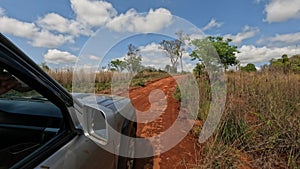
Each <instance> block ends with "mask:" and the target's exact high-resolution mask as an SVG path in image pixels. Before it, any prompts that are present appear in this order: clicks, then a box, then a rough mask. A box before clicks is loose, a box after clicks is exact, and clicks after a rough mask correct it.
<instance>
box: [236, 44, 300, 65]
mask: <svg viewBox="0 0 300 169" xmlns="http://www.w3.org/2000/svg"><path fill="white" fill-rule="evenodd" d="M238 50H239V51H240V52H241V53H238V54H237V58H238V60H240V61H241V64H247V63H259V62H268V61H269V60H271V59H272V58H279V57H281V56H282V55H283V54H287V55H288V56H292V55H295V54H299V53H300V49H296V48H295V47H293V46H287V47H273V48H269V47H266V46H264V47H256V46H253V45H243V46H242V47H241V48H239V49H238Z"/></svg>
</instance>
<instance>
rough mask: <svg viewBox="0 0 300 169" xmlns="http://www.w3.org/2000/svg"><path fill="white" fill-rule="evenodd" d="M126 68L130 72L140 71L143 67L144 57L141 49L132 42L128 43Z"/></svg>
mask: <svg viewBox="0 0 300 169" xmlns="http://www.w3.org/2000/svg"><path fill="white" fill-rule="evenodd" d="M124 60H125V62H126V68H127V70H128V71H129V72H130V73H135V72H139V71H140V70H141V68H142V63H141V62H142V57H141V55H140V50H139V49H138V48H137V47H135V46H134V45H132V44H129V45H128V52H127V55H126V58H125V59H124Z"/></svg>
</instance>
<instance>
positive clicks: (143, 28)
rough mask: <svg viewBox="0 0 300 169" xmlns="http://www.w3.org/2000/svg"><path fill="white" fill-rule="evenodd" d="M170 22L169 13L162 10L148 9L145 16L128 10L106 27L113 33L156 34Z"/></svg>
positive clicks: (170, 16)
mask: <svg viewBox="0 0 300 169" xmlns="http://www.w3.org/2000/svg"><path fill="white" fill-rule="evenodd" d="M171 21H172V15H171V12H170V11H169V10H167V9H164V8H158V9H155V10H153V9H150V10H149V13H147V14H146V15H141V14H139V13H138V12H137V11H136V10H134V9H130V10H128V11H127V12H126V13H125V14H120V15H119V16H117V17H115V18H113V19H112V20H111V21H110V22H109V23H108V24H107V27H108V28H110V29H113V30H115V31H130V32H156V31H158V30H160V29H162V28H164V27H166V26H168V25H169V24H170V23H171Z"/></svg>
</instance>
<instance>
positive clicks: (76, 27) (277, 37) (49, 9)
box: [0, 0, 300, 67]
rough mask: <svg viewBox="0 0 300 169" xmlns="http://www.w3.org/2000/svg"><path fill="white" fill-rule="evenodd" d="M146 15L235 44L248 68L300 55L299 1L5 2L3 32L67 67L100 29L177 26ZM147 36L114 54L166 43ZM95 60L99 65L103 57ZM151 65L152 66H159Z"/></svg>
mask: <svg viewBox="0 0 300 169" xmlns="http://www.w3.org/2000/svg"><path fill="white" fill-rule="evenodd" d="M145 12H149V13H154V14H158V13H164V14H168V15H175V16H178V17H181V18H183V19H185V20H187V21H189V22H190V23H192V24H194V25H195V26H196V27H198V28H199V29H201V30H202V31H203V33H204V34H205V35H212V36H224V37H225V38H231V39H233V43H234V44H235V45H237V46H238V47H239V50H240V51H241V53H240V54H238V55H237V56H238V59H239V60H240V61H241V63H242V64H246V63H249V62H251V63H255V64H256V65H258V66H259V65H261V64H264V63H267V62H268V60H270V59H271V58H277V57H280V56H281V55H282V54H288V55H289V56H291V55H293V54H298V53H300V48H299V47H298V46H299V45H298V44H299V42H300V22H299V21H300V1H299V0H226V1H224V0H149V1H141V0H126V1H125V0H111V1H95V0H51V1H46V0H27V1H26V3H25V2H24V1H23V0H14V1H11V0H1V1H0V32H1V33H3V34H4V35H6V36H7V37H8V38H9V39H11V40H12V41H13V42H14V43H15V44H17V46H19V47H20V48H21V49H22V50H23V51H24V52H25V53H27V54H28V55H29V56H30V57H31V58H32V59H33V60H34V61H36V62H37V63H41V62H47V64H49V65H51V66H52V67H66V66H72V65H74V63H75V61H76V59H77V57H78V55H79V54H80V51H81V49H82V48H83V47H84V44H85V43H86V41H87V40H88V39H89V38H90V37H91V36H92V35H93V34H95V32H97V30H98V29H103V28H105V29H107V30H108V31H109V30H114V31H115V32H118V31H124V30H125V31H130V32H132V33H141V32H145V31H146V32H157V31H158V32H161V30H163V29H166V27H164V25H169V24H170V22H171V19H170V18H168V16H166V15H164V16H161V17H159V16H158V15H147V14H144V15H140V14H139V13H145ZM122 19H123V20H124V21H122ZM126 19H127V20H126ZM141 20H142V21H141ZM131 21H132V22H134V23H128V22H131ZM130 27H131V28H132V29H130ZM112 36H113V35H112ZM141 37H143V36H139V38H136V39H130V38H129V39H130V40H131V41H129V40H128V39H127V41H126V40H123V42H122V43H120V44H116V45H115V46H114V47H113V49H114V50H111V51H110V52H111V53H110V55H112V56H113V55H114V57H116V58H117V57H123V56H124V55H125V54H126V50H127V49H126V44H128V43H130V42H133V41H134V42H135V43H136V44H135V45H137V46H138V47H140V48H141V49H142V50H144V51H145V52H146V53H147V52H148V54H149V53H152V54H153V53H155V52H156V51H155V50H156V48H157V43H158V42H159V41H160V40H161V38H158V37H156V36H152V37H151V36H144V37H145V38H144V39H143V38H141ZM132 40H133V41H132ZM103 41H104V42H105V41H107V38H106V39H104V40H103ZM298 48H299V49H298ZM155 54H157V53H155ZM108 55H109V54H108ZM146 55H147V54H146ZM90 57H91V58H92V60H94V61H97V59H98V61H99V58H97V57H99V56H93V57H92V56H90ZM102 57H103V56H102ZM149 57H151V56H150V55H149ZM186 59H188V58H186ZM146 60H147V59H146ZM151 60H152V61H153V60H154V58H148V60H147V61H148V62H149V65H154V64H158V63H156V62H153V63H151ZM165 60H167V59H165ZM164 63H165V62H164ZM161 66H162V65H160V67H161Z"/></svg>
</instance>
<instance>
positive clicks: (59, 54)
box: [44, 49, 77, 64]
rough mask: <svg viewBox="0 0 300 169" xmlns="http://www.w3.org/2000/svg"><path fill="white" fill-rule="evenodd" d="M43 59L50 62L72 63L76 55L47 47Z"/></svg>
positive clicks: (75, 59)
mask: <svg viewBox="0 0 300 169" xmlns="http://www.w3.org/2000/svg"><path fill="white" fill-rule="evenodd" d="M44 60H45V62H47V63H52V64H73V63H75V62H76V61H77V57H76V56H74V55H72V54H71V53H69V52H65V51H60V50H57V49H49V50H48V52H47V53H46V54H45V55H44Z"/></svg>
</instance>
